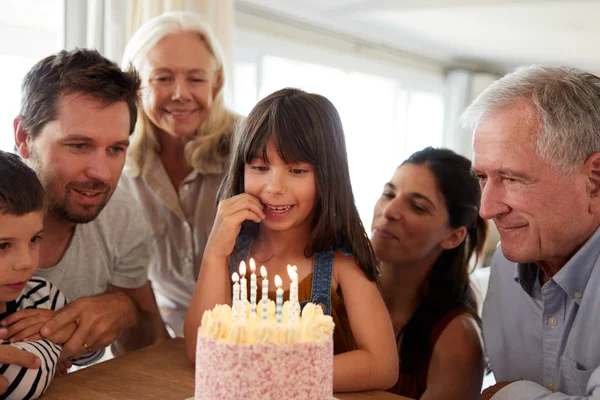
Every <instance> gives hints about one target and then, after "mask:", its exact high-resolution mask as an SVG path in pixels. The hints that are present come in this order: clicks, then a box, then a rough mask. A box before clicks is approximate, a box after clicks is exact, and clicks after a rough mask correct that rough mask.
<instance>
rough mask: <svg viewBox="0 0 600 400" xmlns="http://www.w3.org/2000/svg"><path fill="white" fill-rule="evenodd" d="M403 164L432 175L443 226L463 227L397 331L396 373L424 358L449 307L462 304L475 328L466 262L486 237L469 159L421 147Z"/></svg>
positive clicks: (407, 370) (415, 366) (474, 306)
mask: <svg viewBox="0 0 600 400" xmlns="http://www.w3.org/2000/svg"><path fill="white" fill-rule="evenodd" d="M404 164H414V165H422V166H425V167H427V168H428V169H429V171H430V172H431V173H432V174H433V176H434V177H435V180H436V183H437V188H438V190H439V191H440V193H441V194H442V196H443V197H444V200H445V203H446V208H447V209H448V218H449V221H448V223H449V225H450V227H452V228H459V227H461V226H464V227H465V228H466V229H467V235H466V238H465V240H464V241H463V242H462V243H461V244H460V245H459V246H457V247H455V248H453V249H448V250H444V251H443V252H442V254H441V255H440V257H439V258H438V259H437V261H436V262H435V264H434V265H433V268H432V269H431V272H430V273H429V275H428V277H427V279H426V281H425V283H424V285H423V287H422V290H421V296H422V298H421V302H420V305H419V307H418V308H417V310H416V312H415V313H414V314H413V316H412V317H411V318H410V320H409V321H408V323H407V324H406V325H405V326H404V328H403V329H402V335H403V337H402V345H401V346H400V349H399V354H398V355H399V357H400V365H401V369H402V372H404V373H406V374H409V373H416V372H417V371H418V369H419V367H421V363H423V362H425V361H426V360H429V359H430V356H431V352H432V350H433V349H432V348H431V343H430V340H431V333H432V332H431V331H432V329H433V325H434V323H435V322H436V321H437V320H439V319H440V318H442V317H443V315H444V314H446V313H447V312H448V311H450V310H452V309H454V308H462V309H464V310H465V311H466V312H467V313H469V314H470V315H471V316H472V317H473V318H474V319H475V320H476V321H477V323H478V324H479V325H480V326H481V319H480V318H479V316H478V314H477V301H476V300H475V294H474V292H473V289H472V287H471V281H470V279H469V274H470V272H471V270H470V267H469V263H470V261H471V259H472V257H473V256H475V261H477V260H479V257H480V256H481V253H482V251H483V246H484V244H485V239H486V237H487V223H486V221H485V220H483V219H482V218H481V217H480V216H479V205H480V200H481V188H480V187H479V182H478V181H477V179H476V178H475V176H474V175H473V174H472V172H471V161H469V160H468V159H466V158H465V157H463V156H460V155H458V154H456V153H455V152H453V151H451V150H448V149H435V148H432V147H427V148H425V149H423V150H421V151H418V152H416V153H414V154H413V155H411V156H410V157H409V158H408V159H407V160H406V161H404V162H403V163H402V165H404Z"/></svg>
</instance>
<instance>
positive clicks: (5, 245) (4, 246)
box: [0, 242, 10, 251]
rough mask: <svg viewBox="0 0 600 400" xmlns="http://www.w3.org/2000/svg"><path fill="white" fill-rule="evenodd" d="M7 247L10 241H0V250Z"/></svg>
mask: <svg viewBox="0 0 600 400" xmlns="http://www.w3.org/2000/svg"><path fill="white" fill-rule="evenodd" d="M9 247H10V243H8V242H4V243H0V251H2V250H6V249H8V248H9Z"/></svg>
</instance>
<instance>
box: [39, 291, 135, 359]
mask: <svg viewBox="0 0 600 400" xmlns="http://www.w3.org/2000/svg"><path fill="white" fill-rule="evenodd" d="M135 319H136V310H135V306H134V305H133V303H132V301H131V300H130V299H129V298H128V297H127V295H125V294H123V293H120V292H116V293H109V294H103V295H98V296H90V297H81V298H79V299H77V300H75V301H73V302H72V303H69V304H67V305H66V306H64V307H63V308H61V309H60V310H58V311H57V312H56V314H55V316H54V317H53V318H52V319H51V320H50V321H48V322H46V323H45V324H44V325H43V326H42V328H41V329H40V333H41V335H42V337H44V338H47V339H49V340H51V341H54V340H55V339H57V338H59V336H61V334H62V333H63V332H64V330H65V329H67V328H68V327H69V326H72V324H73V323H75V324H76V329H75V332H74V333H73V334H72V335H71V336H70V337H69V339H68V340H67V341H66V342H65V343H64V345H63V355H62V357H61V358H63V359H64V358H66V357H72V358H79V357H81V356H83V355H84V354H87V353H91V352H93V351H97V350H99V349H101V348H104V347H106V346H108V345H109V344H111V343H112V342H113V341H114V340H115V339H116V338H117V337H118V336H119V335H121V334H122V333H123V332H124V331H125V329H127V328H128V327H130V326H132V325H134V324H135Z"/></svg>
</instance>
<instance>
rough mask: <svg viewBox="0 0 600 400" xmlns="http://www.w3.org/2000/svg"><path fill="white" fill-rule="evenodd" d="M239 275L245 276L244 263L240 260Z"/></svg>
mask: <svg viewBox="0 0 600 400" xmlns="http://www.w3.org/2000/svg"><path fill="white" fill-rule="evenodd" d="M240 275H241V276H242V278H243V277H245V276H246V263H245V262H244V260H242V262H241V263H240Z"/></svg>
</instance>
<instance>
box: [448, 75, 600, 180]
mask: <svg viewBox="0 0 600 400" xmlns="http://www.w3.org/2000/svg"><path fill="white" fill-rule="evenodd" d="M520 104H529V105H531V106H532V107H531V108H528V107H523V112H524V114H523V116H524V118H527V119H528V120H529V121H530V122H533V123H536V124H538V136H537V143H536V148H537V152H538V155H539V157H540V158H541V159H542V160H543V161H545V162H547V163H548V164H549V165H551V166H552V167H554V168H555V169H556V170H557V171H559V172H561V173H564V174H568V173H571V172H573V171H574V170H575V169H576V168H577V166H578V165H581V163H582V162H584V161H585V160H586V159H587V158H588V157H589V156H590V155H592V154H594V153H597V152H600V78H599V77H597V76H595V75H593V74H590V73H587V72H584V71H581V70H578V69H575V68H569V67H540V66H529V67H523V68H519V69H517V70H516V71H515V72H513V73H510V74H508V75H506V76H504V77H503V78H501V79H499V80H497V81H496V82H494V83H493V84H491V85H490V86H489V87H488V88H487V89H486V90H485V91H484V92H483V93H482V94H480V95H479V96H478V97H477V98H476V99H475V101H473V103H472V104H471V105H470V106H469V107H468V108H467V110H466V111H465V112H464V113H463V115H462V116H461V121H460V123H461V125H462V126H463V127H464V128H466V129H469V130H470V131H472V132H473V131H475V129H476V128H477V125H478V124H479V122H480V121H481V120H482V119H483V118H485V117H486V115H488V114H490V113H493V112H495V111H500V110H502V109H507V108H511V107H515V106H519V105H520Z"/></svg>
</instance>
